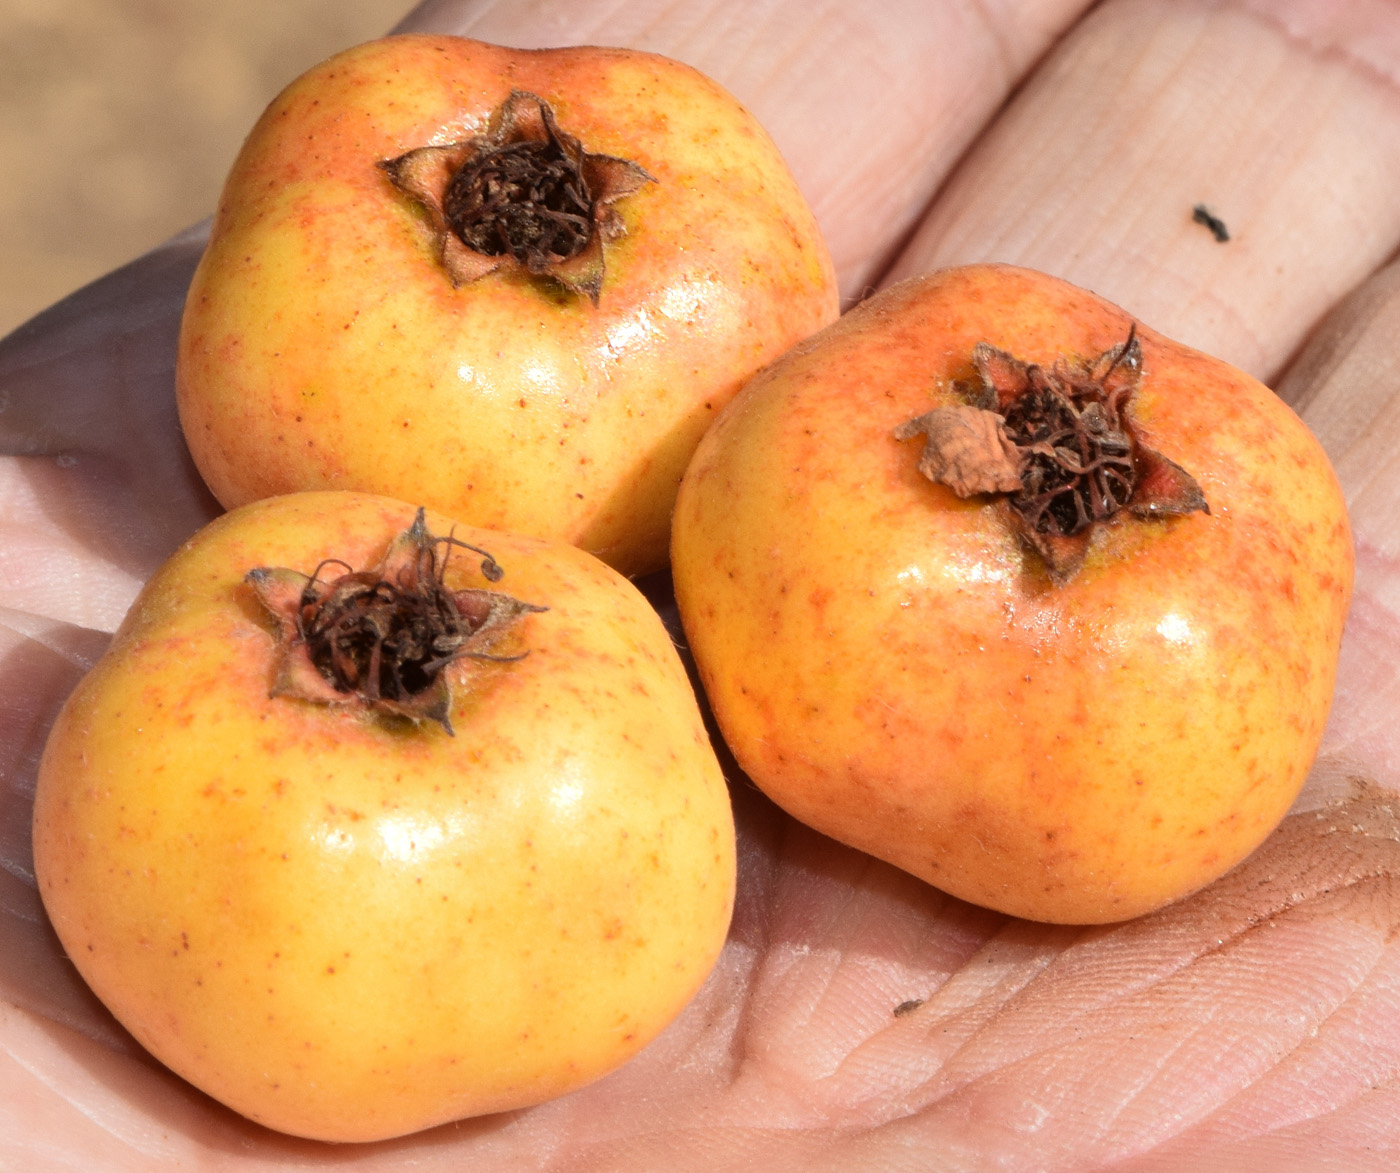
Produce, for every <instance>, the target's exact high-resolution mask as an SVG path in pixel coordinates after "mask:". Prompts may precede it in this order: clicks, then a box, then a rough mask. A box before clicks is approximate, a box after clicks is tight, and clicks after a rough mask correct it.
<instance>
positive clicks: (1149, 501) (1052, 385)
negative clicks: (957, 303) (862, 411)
mask: <svg viewBox="0 0 1400 1173" xmlns="http://www.w3.org/2000/svg"><path fill="white" fill-rule="evenodd" d="M972 362H973V365H974V366H975V367H976V369H977V374H978V379H979V385H978V386H976V387H974V388H973V389H972V392H971V395H970V397H969V399H970V401H969V402H968V403H963V404H955V405H952V406H949V407H939V408H935V409H934V410H933V411H930V412H927V413H926V414H924V415H921V416H918V417H917V418H915V419H912V420H909V421H908V422H907V423H904V424H902V425H900V427H898V428H897V429H896V430H895V438H896V439H898V440H907V439H910V438H911V437H913V436H916V435H922V436H924V437H926V440H925V444H924V451H923V455H922V456H921V457H920V459H919V471H920V472H921V473H923V474H924V476H926V477H928V479H929V480H931V481H935V482H937V483H939V484H944V485H947V486H948V487H949V488H951V489H952V490H953V492H955V493H957V495H958V496H959V497H972V496H975V495H978V494H993V495H996V496H999V497H1002V498H1004V499H1005V500H1006V501H1007V503H1008V505H1009V506H1010V510H1009V512H1010V516H1011V519H1012V524H1013V525H1014V526H1015V528H1016V530H1017V532H1018V533H1019V534H1020V535H1021V537H1022V539H1023V540H1024V541H1025V542H1026V544H1027V545H1029V546H1030V547H1031V548H1032V549H1033V550H1035V551H1036V553H1038V554H1039V555H1040V557H1041V558H1042V559H1044V561H1045V565H1046V567H1047V569H1048V570H1049V572H1050V577H1051V579H1052V580H1053V581H1054V582H1056V583H1057V584H1063V583H1065V582H1068V581H1069V580H1070V579H1071V578H1073V577H1074V575H1075V574H1076V573H1077V572H1078V570H1079V568H1080V566H1081V565H1082V564H1083V562H1084V558H1085V555H1086V554H1087V553H1088V550H1089V543H1090V541H1091V540H1092V538H1093V532H1094V527H1095V526H1097V525H1102V524H1104V523H1105V522H1108V521H1109V520H1111V519H1112V518H1113V517H1115V516H1116V515H1117V514H1118V513H1120V512H1121V511H1123V510H1127V511H1128V512H1129V513H1131V514H1134V515H1136V516H1138V517H1172V516H1178V515H1181V514H1186V513H1194V512H1197V511H1201V512H1204V513H1209V512H1210V507H1209V505H1207V504H1206V499H1205V494H1204V493H1202V491H1201V486H1200V485H1199V484H1197V483H1196V479H1195V478H1194V477H1193V476H1192V475H1191V474H1190V473H1188V472H1187V471H1186V470H1185V469H1184V468H1182V467H1181V466H1180V465H1179V464H1177V463H1175V462H1174V461H1172V460H1169V459H1168V458H1167V457H1165V456H1163V455H1162V454H1161V453H1160V452H1157V451H1156V450H1155V449H1152V448H1149V447H1148V446H1147V445H1146V444H1144V443H1143V442H1142V441H1141V439H1139V437H1138V434H1137V431H1136V429H1135V428H1134V426H1133V421H1132V417H1131V416H1130V415H1129V413H1128V406H1129V404H1130V403H1131V402H1132V398H1133V396H1134V394H1136V392H1137V389H1138V385H1139V383H1140V382H1141V379H1142V348H1141V346H1140V345H1139V343H1138V339H1137V331H1136V328H1134V329H1133V330H1132V331H1131V332H1130V333H1129V335H1128V339H1127V341H1126V342H1124V343H1123V344H1122V345H1121V346H1115V347H1113V348H1112V349H1111V350H1106V351H1104V353H1103V354H1101V355H1099V356H1098V357H1097V358H1095V359H1094V360H1092V361H1091V362H1087V363H1080V364H1070V363H1067V362H1064V361H1058V362H1056V363H1055V364H1054V365H1053V366H1051V367H1049V368H1047V367H1043V366H1039V365H1037V364H1035V363H1027V362H1022V361H1021V360H1020V359H1018V358H1014V357H1013V356H1012V355H1010V354H1007V353H1006V352H1005V351H1004V350H998V349H997V348H996V347H994V346H989V345H987V344H986V343H985V342H983V343H978V345H977V346H976V348H975V349H974V350H973V354H972Z"/></svg>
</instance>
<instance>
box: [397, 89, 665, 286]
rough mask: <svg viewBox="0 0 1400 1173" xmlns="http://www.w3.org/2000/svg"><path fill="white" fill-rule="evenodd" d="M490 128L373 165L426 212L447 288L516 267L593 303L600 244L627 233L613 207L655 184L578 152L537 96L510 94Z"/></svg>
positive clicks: (636, 171) (618, 164)
mask: <svg viewBox="0 0 1400 1173" xmlns="http://www.w3.org/2000/svg"><path fill="white" fill-rule="evenodd" d="M492 125H493V129H492V130H490V131H489V132H488V133H486V134H481V135H477V136H475V137H473V138H469V139H463V140H461V141H460V142H455V143H449V144H447V145H446V146H428V147H417V148H415V149H414V150H411V151H408V152H406V153H404V154H402V155H399V156H397V157H396V158H393V159H385V160H383V161H382V162H381V163H380V164H379V167H380V168H381V170H383V171H384V173H385V174H386V175H388V177H389V180H390V182H392V183H393V185H394V186H395V187H396V188H398V189H399V191H401V192H403V193H404V194H405V195H407V196H409V197H410V198H411V199H413V200H414V201H415V202H416V203H418V204H419V205H420V206H421V207H422V208H423V210H424V211H426V212H427V213H428V216H429V218H430V219H431V221H432V224H433V230H434V233H435V235H436V237H437V242H438V248H439V250H440V254H441V258H442V264H443V267H444V268H445V269H446V271H447V274H448V276H449V277H450V278H451V280H452V283H453V284H454V285H464V284H467V283H468V282H471V281H476V280H479V279H480V278H482V277H484V276H486V275H487V274H488V273H494V272H496V270H498V269H503V268H504V269H511V268H514V269H517V270H523V271H524V272H526V273H529V274H530V275H531V276H535V277H547V278H551V279H553V280H555V281H558V282H559V283H560V284H561V285H563V286H564V287H565V288H567V289H570V290H572V291H573V292H575V293H582V294H584V295H586V296H587V297H588V298H589V300H591V301H592V302H593V303H594V304H595V305H596V304H597V303H598V297H599V294H600V292H601V290H602V286H603V260H604V254H603V246H604V244H606V243H607V242H609V241H613V240H617V239H618V238H619V237H621V236H623V235H625V234H626V231H627V228H626V224H625V223H624V222H623V219H622V217H621V216H620V215H619V214H618V213H617V210H616V209H615V208H614V207H613V204H614V203H615V202H616V201H618V200H620V199H622V198H623V197H624V196H628V195H631V194H633V193H634V192H636V191H638V190H639V189H640V188H641V187H642V186H643V185H645V184H647V183H655V182H656V180H655V179H654V178H653V177H652V176H651V175H649V174H648V173H647V171H646V170H645V169H644V168H642V167H639V166H638V165H637V164H636V163H633V162H630V161H629V160H627V159H619V158H616V157H614V156H612V155H598V154H592V153H590V152H588V151H586V150H585V149H584V148H583V145H582V143H580V142H579V140H578V139H577V138H575V137H574V136H573V135H571V134H567V133H565V132H564V131H563V130H561V129H560V128H559V124H558V123H557V122H556V121H555V118H554V111H553V109H552V108H551V107H550V105H549V103H548V102H546V101H545V100H544V99H543V98H541V97H539V96H538V95H536V94H531V93H527V92H525V91H524V90H514V91H512V92H511V94H510V96H509V97H508V98H507V99H506V100H505V102H504V103H503V104H502V105H501V107H500V109H498V110H497V111H496V112H495V114H494V115H493V117H492Z"/></svg>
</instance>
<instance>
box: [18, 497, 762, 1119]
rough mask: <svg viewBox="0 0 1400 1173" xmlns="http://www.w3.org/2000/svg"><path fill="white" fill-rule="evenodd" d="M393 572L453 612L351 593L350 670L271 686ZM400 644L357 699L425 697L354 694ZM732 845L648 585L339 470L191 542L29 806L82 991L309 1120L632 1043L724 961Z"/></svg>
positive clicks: (541, 1081)
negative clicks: (328, 620)
mask: <svg viewBox="0 0 1400 1173" xmlns="http://www.w3.org/2000/svg"><path fill="white" fill-rule="evenodd" d="M448 538H450V539H451V542H450V543H448V542H445V541H443V539H448ZM466 543H470V545H471V546H473V547H476V550H475V551H472V550H469V549H466V548H465V544H466ZM482 551H485V552H486V554H485V555H484V556H483V554H482ZM332 560H335V561H332ZM490 567H494V568H495V569H494V571H491V573H487V572H486V571H487V568H490ZM250 572H258V573H254V575H253V578H252V580H251V581H250V580H249V575H250ZM497 572H499V573H497ZM424 576H426V577H427V578H428V580H429V582H428V584H427V586H424V585H423V584H422V583H421V582H420V581H419V580H420V579H421V578H423V577H424ZM276 581H281V582H284V583H286V584H290V585H291V586H293V587H294V588H295V589H294V590H290V591H288V592H282V593H280V594H279V593H278V592H277V591H275V590H271V588H270V587H269V583H270V582H276ZM439 581H440V582H441V583H442V588H441V590H439V589H438V587H437V586H436V585H435V584H436V583H438V582H439ZM391 588H392V589H391ZM394 590H401V591H404V592H407V593H409V594H410V595H417V596H431V601H432V606H433V607H434V608H437V609H446V611H447V613H448V618H449V620H450V621H449V622H447V623H446V624H445V625H444V624H441V623H432V624H429V625H427V627H426V628H423V627H421V626H420V625H419V623H418V619H417V618H415V617H414V615H412V614H410V615H409V618H408V621H407V622H406V623H405V624H400V625H397V626H396V625H395V624H394V623H393V622H390V619H391V618H392V616H391V615H390V613H389V612H388V611H387V610H385V609H383V608H374V609H366V608H361V609H359V611H358V612H357V611H356V610H355V609H354V608H342V609H340V610H337V611H336V612H335V615H334V618H335V621H336V622H338V623H343V624H348V625H349V626H348V627H347V628H346V632H345V633H343V634H344V638H343V640H341V642H339V643H338V644H336V645H335V649H336V650H335V656H338V657H340V658H341V659H342V660H343V661H345V663H342V664H340V665H339V667H337V668H336V670H335V671H327V672H326V674H325V675H324V676H323V678H321V681H320V685H319V686H317V687H302V688H289V687H287V685H288V682H289V679H290V680H291V682H292V683H296V680H297V679H298V673H300V676H301V677H304V676H305V675H306V673H308V672H310V673H314V672H315V671H316V668H315V667H313V666H312V662H313V658H306V659H305V664H304V665H303V667H302V669H299V670H290V671H289V670H288V669H287V663H288V658H287V656H286V655H284V654H282V653H283V652H284V651H285V647H286V645H287V643H288V642H289V641H290V642H291V643H293V644H295V643H296V642H297V641H298V640H302V641H303V650H304V644H305V642H307V641H313V640H314V639H315V638H316V634H315V631H314V630H313V629H314V627H315V622H316V620H317V619H318V617H322V610H320V609H319V608H320V604H322V603H324V602H326V601H327V600H333V601H344V600H346V599H349V598H352V597H354V596H357V595H364V594H377V596H379V597H389V596H391V595H392V594H393V591H394ZM269 591H270V594H269ZM503 592H509V595H510V596H511V597H513V598H514V599H516V600H519V601H520V604H521V605H520V606H513V605H507V604H503V603H501V602H500V599H501V598H504V597H505V595H504V594H503ZM487 596H490V597H489V598H488V597H487ZM269 598H271V599H272V602H273V606H272V607H271V609H270V608H269V605H268V604H269ZM282 603H289V604H290V605H291V607H292V608H293V609H294V610H296V611H297V612H298V613H300V614H301V615H302V616H303V617H304V619H305V622H301V626H300V627H298V626H297V623H298V622H300V621H298V620H294V619H287V621H286V622H284V618H285V617H286V616H287V612H286V610H285V609H284V608H282V605H281V604H282ZM493 608H494V610H493ZM507 612H508V614H507ZM503 615H504V618H502V616H503ZM493 616H494V618H493ZM366 617H367V618H366ZM361 620H364V622H363V623H362V622H361ZM288 623H290V624H291V630H290V631H289V630H288ZM492 623H494V624H495V626H494V627H490V626H489V625H490V624H492ZM356 624H360V626H359V627H358V629H357V630H358V631H359V633H360V634H358V635H357V634H356V632H355V630H350V629H351V628H354V627H355V625H356ZM391 628H392V629H393V630H390V629H391ZM371 629H373V630H372V631H371ZM422 631H427V632H428V635H427V636H426V637H425V638H422V639H420V638H419V635H420V634H421V632H422ZM386 632H387V636H386V637H385V638H381V636H385V633H386ZM444 632H445V633H446V634H445V635H444V634H442V633H444ZM369 635H372V636H373V638H362V637H366V636H369ZM414 648H417V651H414ZM279 649H280V650H279ZM362 653H363V655H362ZM393 656H397V657H398V665H399V667H400V668H402V667H404V665H407V666H408V668H409V669H411V671H404V672H400V673H399V674H398V676H397V677H395V676H394V675H393V674H389V675H386V676H379V675H374V676H373V678H372V681H371V687H370V691H371V692H375V691H377V692H381V693H382V692H383V691H384V689H385V687H386V686H385V685H383V683H382V682H383V681H384V680H390V679H400V680H403V679H411V678H413V677H414V676H415V674H416V675H419V676H422V677H423V680H424V682H425V686H432V685H433V682H434V677H435V676H436V675H438V674H440V675H441V677H442V678H444V679H445V681H446V686H447V687H446V688H445V690H444V691H445V692H446V693H447V694H448V699H447V703H446V711H445V712H442V713H439V712H437V711H436V708H435V707H433V706H430V709H431V711H427V710H425V711H418V710H415V709H414V708H413V707H412V706H411V705H410V706H400V707H398V708H395V707H394V706H393V705H389V706H386V705H384V704H382V703H374V698H373V697H370V696H368V695H366V694H365V692H364V691H363V690H364V687H365V679H364V678H365V676H366V672H365V671H363V670H362V669H363V668H364V666H365V665H370V664H373V665H380V664H382V663H383V662H384V661H385V660H386V659H387V658H391V657H393ZM357 657H360V659H359V660H358V663H359V665H360V667H359V668H355V667H353V665H352V666H351V667H350V668H347V667H346V664H347V663H349V662H350V661H355V660H356V658H357ZM352 678H355V679H358V684H355V682H354V679H352ZM347 681H350V684H347ZM351 685H353V686H354V687H358V688H360V689H361V690H362V691H361V694H360V695H358V696H356V695H351V693H350V691H349V689H350V687H351ZM337 690H339V691H337ZM434 705H436V702H434ZM734 850H735V847H734V830H733V822H732V816H731V813H730V808H729V796H728V791H727V789H726V786H725V783H724V779H723V776H722V774H721V772H720V768H719V765H718V762H717V761H716V758H715V755H714V752H713V749H712V748H711V745H710V742H709V739H708V736H707V734H706V732H705V729H704V726H703V724H702V721H701V718H700V713H699V709H698V705H697V703H696V700H695V696H694V693H693V691H692V689H691V687H690V683H689V681H688V679H687V677H686V674H685V669H684V667H683V666H682V664H681V662H680V659H679V657H678V656H677V654H676V652H675V649H674V646H673V645H672V643H671V641H670V639H669V637H668V635H667V633H666V631H665V629H664V627H663V626H662V624H661V622H660V620H659V619H658V617H657V615H656V612H655V611H654V610H653V609H652V608H651V606H650V605H649V604H648V603H647V602H646V600H645V599H644V598H643V597H642V596H641V594H640V593H639V592H638V591H637V590H636V588H634V587H633V586H632V585H631V584H630V583H629V582H627V581H626V580H625V579H623V578H621V577H620V576H619V575H618V574H617V573H616V572H614V571H613V570H611V569H610V568H608V567H607V566H605V565H604V564H603V563H601V562H599V561H598V560H597V559H595V558H593V557H592V556H591V555H588V554H586V553H584V552H583V551H580V550H578V549H576V548H574V547H571V546H567V545H564V544H562V543H553V542H546V541H543V540H539V539H534V538H525V537H519V536H514V535H507V534H499V533H491V532H488V531H484V530H479V529H473V528H470V527H467V526H465V525H460V524H456V523H454V522H452V521H451V520H449V519H446V518H443V517H441V516H439V515H436V514H434V513H432V512H431V511H428V512H427V513H426V515H423V514H419V515H418V517H417V519H416V520H415V509H414V508H413V507H412V506H409V505H406V504H403V503H400V502H396V501H392V500H389V499H386V498H378V497H371V496H367V495H360V494H346V493H308V494H296V495H292V496H287V497H281V498H273V499H268V500H265V501H260V502H257V503H254V504H252V505H249V506H246V507H244V508H243V509H240V510H237V511H234V512H233V513H230V514H227V515H225V516H223V517H221V518H220V519H218V520H217V521H215V522H213V523H212V524H211V525H209V526H208V527H206V528H205V529H204V530H202V531H201V532H200V533H198V534H196V535H195V536H194V537H193V538H191V539H190V541H189V542H187V543H186V545H185V546H184V547H182V548H181V549H180V550H179V551H178V552H177V553H176V554H175V555H174V556H173V558H172V559H171V560H170V561H169V562H168V563H167V564H166V565H165V566H164V567H163V568H162V569H161V570H160V571H159V572H157V574H156V575H155V576H154V577H153V578H152V580H151V581H150V583H149V584H148V585H147V586H146V588H145V590H144V591H143V592H142V594H141V596H140V598H139V599H138V601H137V602H136V604H135V605H134V607H133V608H132V610H131V612H130V614H129V616H128V618H127V620H126V622H125V623H124V624H123V626H122V628H121V629H120V631H119V632H118V633H117V635H116V637H115V639H114V641H113V643H112V646H111V648H110V650H109V651H108V652H107V653H106V655H104V657H103V658H102V659H101V660H100V661H99V663H98V664H97V665H96V666H95V667H94V668H93V670H92V671H91V673H89V675H88V676H87V677H85V678H84V680H83V681H82V682H81V683H80V685H79V686H78V688H77V690H76V691H75V692H74V694H73V696H72V697H71V698H70V699H69V701H68V702H67V704H66V706H65V707H64V709H63V710H62V712H61V714H60V716H59V718H58V720H57V722H56V724H55V725H54V728H53V732H52V734H51V736H50V739H49V742H48V744H47V746H46V749H45V752H44V756H43V760H42V764H41V766H40V771H39V780H38V791H37V794H36V799H35V821H34V856H35V869H36V874H37V877H38V884H39V890H40V894H41V895H42V897H43V900H44V904H45V907H46V909H47V911H48V913H49V916H50V917H51V919H52V921H53V925H54V928H55V930H56V931H57V933H58V935H59V938H60V939H61V940H62V942H63V945H64V948H65V949H66V951H67V953H68V955H69V956H70V957H71V958H72V960H73V962H74V964H75V965H76V966H77V967H78V969H79V971H80V972H81V973H82V975H83V977H84V978H85V979H86V980H87V982H88V983H89V985H90V986H91V987H92V989H93V990H94V991H95V992H96V993H97V995H98V996H99V997H100V998H101V999H102V1000H103V1001H104V1002H105V1003H106V1004H107V1005H108V1006H109V1007H110V1009H111V1010H112V1011H113V1013H114V1014H115V1015H116V1016H117V1018H118V1019H119V1020H120V1021H121V1022H122V1023H123V1024H124V1025H125V1026H126V1027H127V1028H128V1029H129V1030H130V1031H131V1032H132V1034H133V1035H135V1037H136V1038H137V1039H138V1040H139V1041H140V1042H141V1043H142V1045H144V1046H145V1047H146V1048H148V1049H149V1050H150V1051H151V1053H152V1054H153V1055H155V1056H156V1057H157V1058H158V1059H160V1060H161V1061H162V1062H164V1063H165V1064H167V1065H168V1066H169V1067H171V1068H172V1069H173V1070H174V1071H175V1072H177V1073H178V1074H180V1075H182V1076H184V1077H185V1078H186V1079H188V1080H189V1081H190V1082H192V1083H194V1084H195V1085H197V1086H198V1087H200V1088H202V1089H203V1090H204V1091H206V1092H208V1093H209V1094H210V1095H212V1096H214V1097H216V1098H217V1099H219V1100H221V1101H223V1102H224V1103H225V1104H227V1105H229V1106H230V1107H232V1108H234V1109H235V1110H237V1111H238V1112H240V1113H242V1114H244V1115H245V1116H247V1117H249V1118H250V1119H252V1120H255V1121H258V1122H260V1123H262V1124H265V1125H267V1126H269V1127H271V1128H275V1129H279V1130H281V1131H284V1132H289V1133H294V1134H296V1135H300V1136H306V1137H313V1138H317V1139H322V1140H338V1141H349V1140H373V1139H380V1138H385V1137H391V1136H396V1135H401V1134H403V1133H407V1132H411V1131H415V1130H418V1129H422V1128H427V1127H430V1126H432V1125H434V1124H440V1123H443V1122H446V1121H450V1120H455V1119H459V1118H462V1117H465V1116H472V1115H477V1114H480V1113H485V1112H495V1111H503V1110H508V1109H512V1108H519V1107H523V1106H527V1105H531V1104H535V1103H538V1102H540V1101H542V1100H545V1099H548V1098H550V1097H553V1096H557V1095H560V1094H563V1093H565V1092H567V1091H570V1090H572V1089H574V1088H577V1087H579V1086H581V1085H582V1084H585V1083H587V1082H589V1081H591V1080H593V1079H595V1078H597V1077H599V1076H601V1075H603V1074H604V1073H606V1072H607V1071H610V1070H612V1069H613V1068H615V1067H616V1066H618V1065H619V1064H621V1063H622V1062H624V1061H625V1060H626V1059H627V1058H629V1057H630V1056H631V1055H633V1054H634V1053H636V1052H637V1051H638V1050H639V1049H640V1048H641V1047H642V1046H644V1045H645V1044H646V1043H647V1042H648V1041H649V1040H650V1039H652V1038H653V1037H655V1036H656V1034H657V1033H658V1032H659V1031H661V1030H662V1029H663V1028H664V1027H665V1026H666V1024H667V1023H669V1022H670V1021H671V1020H672V1019H673V1018H674V1017H675V1015H676V1014H677V1013H679V1012H680V1010H681V1009H682V1008H683V1007H684V1006H685V1005H686V1003H687V1002H688V1001H689V1000H690V998H691V997H692V995H693V994H694V993H695V991H696V990H697V989H698V988H699V986H700V984H701V983H702V982H703V981H704V979H705V977H706V975H707V974H708V972H709V970H710V968H711V966H712V965H713V963H714V961H715V959H716V957H717V956H718V954H719V950H720V948H721V946H722V944H723V942H724V938H725V934H726V931H727V926H728V920H729V915H730V909H731V906H732V901H733V894H734V867H735V862H734Z"/></svg>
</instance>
